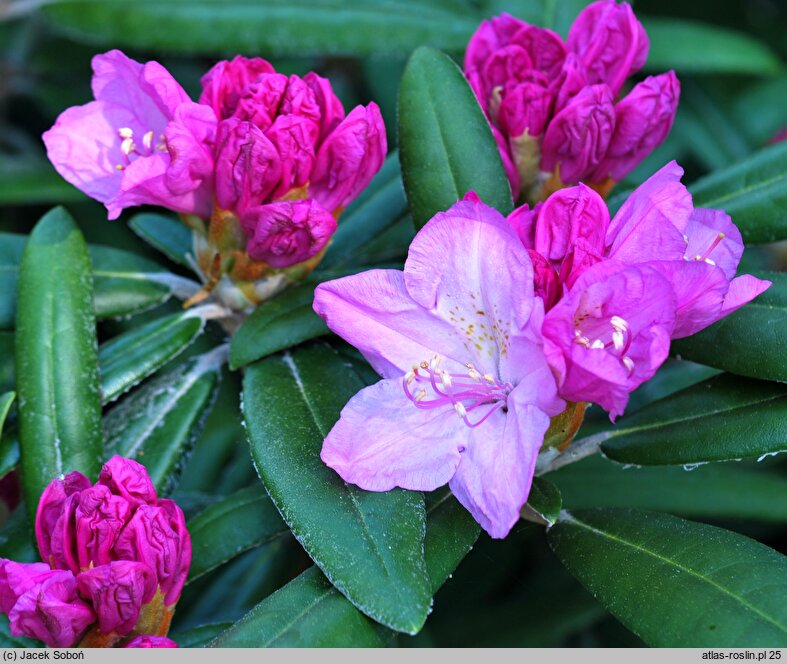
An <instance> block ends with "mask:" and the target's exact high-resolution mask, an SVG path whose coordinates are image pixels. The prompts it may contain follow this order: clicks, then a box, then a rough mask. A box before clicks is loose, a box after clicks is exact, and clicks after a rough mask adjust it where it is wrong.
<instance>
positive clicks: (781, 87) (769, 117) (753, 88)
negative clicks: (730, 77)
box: [730, 75, 787, 145]
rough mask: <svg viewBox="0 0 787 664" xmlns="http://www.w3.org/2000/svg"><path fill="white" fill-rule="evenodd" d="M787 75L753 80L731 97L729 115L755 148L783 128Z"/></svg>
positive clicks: (786, 96)
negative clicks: (783, 104)
mask: <svg viewBox="0 0 787 664" xmlns="http://www.w3.org/2000/svg"><path fill="white" fill-rule="evenodd" d="M786 98H787V75H785V76H780V77H779V78H771V79H765V80H762V81H755V82H753V83H752V85H750V86H748V87H746V88H745V89H744V90H743V91H742V92H740V93H738V94H736V95H735V96H734V98H733V103H732V107H731V109H730V110H731V112H732V115H733V117H734V118H735V122H736V124H737V126H738V127H740V129H741V130H743V132H744V133H745V134H746V135H747V136H748V137H749V140H750V141H751V142H752V143H753V144H755V145H764V144H765V143H767V142H768V141H770V139H771V138H773V136H774V135H775V134H776V132H778V131H779V130H780V129H782V128H783V127H784V111H783V109H782V100H784V99H786Z"/></svg>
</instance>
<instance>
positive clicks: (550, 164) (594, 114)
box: [541, 85, 615, 184]
mask: <svg viewBox="0 0 787 664" xmlns="http://www.w3.org/2000/svg"><path fill="white" fill-rule="evenodd" d="M612 101H613V100H612V93H611V92H610V89H609V87H608V86H606V85H591V86H589V87H587V88H585V89H584V90H582V92H580V93H579V94H578V95H577V96H576V97H574V98H573V99H572V100H571V102H570V103H569V104H568V106H566V108H564V109H563V110H562V111H560V113H558V114H557V115H556V116H555V117H554V118H553V119H552V121H551V122H550V123H549V127H547V130H546V134H545V135H544V142H543V144H542V146H541V150H542V153H541V169H542V170H544V171H554V170H555V169H556V168H559V169H560V171H559V173H560V179H561V180H562V181H563V182H565V183H566V184H569V183H573V182H578V181H579V180H581V179H583V178H584V177H586V176H587V175H588V174H589V173H590V172H592V170H593V169H594V168H595V167H596V166H597V165H598V164H599V163H600V162H601V160H602V159H603V158H604V155H605V154H606V152H607V148H608V146H609V142H610V140H611V139H612V133H613V131H614V130H615V107H614V105H613V103H612Z"/></svg>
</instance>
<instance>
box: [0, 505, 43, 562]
mask: <svg viewBox="0 0 787 664" xmlns="http://www.w3.org/2000/svg"><path fill="white" fill-rule="evenodd" d="M34 543H35V535H34V534H33V529H32V528H31V527H30V522H29V521H28V519H27V510H26V509H25V506H24V505H23V504H20V505H18V506H17V508H16V509H15V510H14V511H13V512H12V513H11V516H10V517H9V518H8V521H6V522H5V523H4V524H3V527H2V528H0V557H1V558H8V559H9V560H15V561H17V562H20V563H32V562H37V561H38V560H40V558H39V556H38V550H37V549H36V548H35V547H34Z"/></svg>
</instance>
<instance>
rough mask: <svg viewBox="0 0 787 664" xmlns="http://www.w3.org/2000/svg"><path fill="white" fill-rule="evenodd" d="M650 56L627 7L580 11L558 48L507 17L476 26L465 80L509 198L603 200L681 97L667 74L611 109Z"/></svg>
mask: <svg viewBox="0 0 787 664" xmlns="http://www.w3.org/2000/svg"><path fill="white" fill-rule="evenodd" d="M648 48H649V41H648V37H647V34H646V33H645V30H644V28H643V27H642V25H641V24H640V22H639V21H638V20H637V19H636V17H635V16H634V12H633V11H632V9H631V7H630V6H629V5H628V4H626V3H620V4H618V3H617V2H616V0H600V1H598V2H594V3H592V4H590V5H588V6H587V7H586V8H585V9H583V10H582V12H580V14H579V16H577V18H576V20H575V21H574V24H573V25H572V26H571V29H570V31H569V33H568V39H567V40H566V41H563V39H561V38H560V36H559V35H557V34H556V33H554V32H552V31H551V30H547V29H545V28H539V27H537V26H534V25H529V24H527V23H525V22H524V21H521V20H519V19H517V18H515V17H513V16H510V15H508V14H502V15H500V16H496V17H494V18H492V19H490V20H488V21H484V22H483V23H482V24H481V25H480V26H479V28H478V30H477V31H476V33H475V34H474V35H473V37H472V38H471V39H470V42H469V43H468V45H467V51H466V54H465V74H466V76H467V78H468V80H469V82H470V85H471V86H472V88H473V90H474V91H475V93H476V96H477V97H478V100H479V102H480V104H481V107H482V108H483V109H484V112H485V113H486V115H487V118H488V119H489V122H490V124H491V127H492V132H493V134H494V135H495V139H496V140H497V143H498V147H499V149H500V154H501V157H502V159H503V163H504V165H505V166H506V173H507V175H508V178H509V180H510V183H511V188H512V190H513V192H514V196H515V198H516V197H521V198H524V199H527V200H538V199H540V198H543V197H544V194H545V192H546V193H549V190H550V189H552V190H554V189H556V188H558V187H560V186H562V184H563V183H566V184H572V183H576V182H578V181H584V182H586V183H593V184H594V186H595V187H597V188H599V189H600V190H608V189H609V188H610V187H611V185H612V184H613V183H614V182H615V181H618V180H620V179H622V178H623V177H625V176H626V175H627V174H628V173H630V172H631V171H632V170H633V169H634V168H635V167H636V166H637V165H638V164H639V163H640V162H641V161H642V160H643V159H644V158H645V157H646V156H647V155H648V154H650V153H651V152H652V151H653V149H654V148H655V147H656V146H658V145H659V144H660V143H661V142H662V141H663V140H664V139H665V138H666V136H667V134H668V133H669V130H670V129H671V127H672V123H673V120H674V118H675V112H676V110H677V105H678V99H679V96H680V84H679V82H678V79H677V78H676V76H675V74H674V73H673V72H668V73H666V74H661V75H659V76H650V77H648V78H646V79H645V80H644V81H642V82H641V83H638V84H637V85H635V86H634V87H633V89H632V90H631V91H630V92H629V93H628V94H627V95H625V96H624V97H622V99H618V97H619V95H620V94H621V91H622V89H623V87H624V83H625V81H626V79H627V78H628V77H629V76H631V75H632V74H634V73H636V72H637V71H639V69H641V68H642V66H643V65H644V63H645V61H646V59H647V55H648Z"/></svg>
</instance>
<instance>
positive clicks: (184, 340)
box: [98, 305, 212, 403]
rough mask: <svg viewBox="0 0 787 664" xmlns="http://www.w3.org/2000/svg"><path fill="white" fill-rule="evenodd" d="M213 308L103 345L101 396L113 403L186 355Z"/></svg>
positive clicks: (166, 318) (200, 309) (143, 327)
mask: <svg viewBox="0 0 787 664" xmlns="http://www.w3.org/2000/svg"><path fill="white" fill-rule="evenodd" d="M211 310H212V307H211V306H210V305H208V306H207V307H198V308H196V309H188V310H186V311H183V312H179V313H176V314H171V315H169V316H164V317H163V318H159V319H157V320H152V321H150V322H149V323H145V324H144V325H141V326H140V327H136V328H133V329H131V330H129V331H128V332H125V333H124V334H121V335H119V336H117V337H115V338H113V339H110V340H109V341H107V342H106V343H104V344H102V345H101V348H99V350H98V362H99V365H100V367H101V395H102V399H103V401H104V403H109V402H110V401H114V400H115V399H117V398H118V397H119V396H120V395H121V394H123V393H124V392H126V391H128V390H130V389H131V388H132V387H134V386H135V385H136V384H138V383H139V382H140V381H142V380H143V379H144V378H146V377H147V376H149V375H151V374H152V373H154V372H155V371H156V370H157V369H159V368H160V367H162V366H164V364H166V363H167V362H169V361H170V360H171V359H172V358H174V357H176V356H177V355H179V354H180V353H181V352H183V351H184V350H185V349H186V348H187V347H188V346H189V344H191V342H192V341H194V339H196V338H197V337H198V336H199V335H200V333H201V332H202V330H203V329H204V327H205V321H206V316H208V315H209V314H210V313H211Z"/></svg>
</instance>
